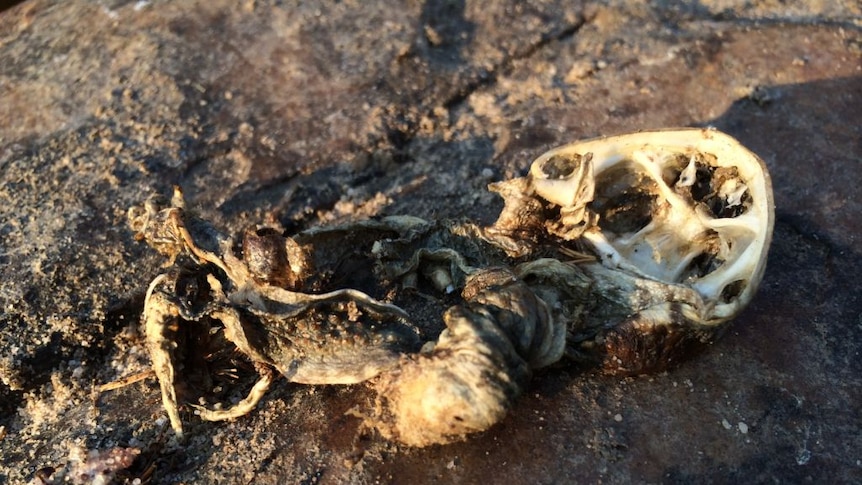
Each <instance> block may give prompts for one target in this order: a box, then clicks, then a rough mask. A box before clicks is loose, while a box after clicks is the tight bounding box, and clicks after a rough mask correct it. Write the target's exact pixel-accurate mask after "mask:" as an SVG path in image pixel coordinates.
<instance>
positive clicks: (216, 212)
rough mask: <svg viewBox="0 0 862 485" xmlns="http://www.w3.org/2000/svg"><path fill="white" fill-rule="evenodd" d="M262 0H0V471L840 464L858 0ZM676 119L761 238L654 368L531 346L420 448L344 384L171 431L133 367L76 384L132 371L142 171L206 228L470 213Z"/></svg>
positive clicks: (849, 386) (845, 441)
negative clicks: (712, 143)
mask: <svg viewBox="0 0 862 485" xmlns="http://www.w3.org/2000/svg"><path fill="white" fill-rule="evenodd" d="M641 3H643V4H644V5H640V4H641ZM293 4H294V2H266V1H254V0H247V1H245V2H233V1H218V0H217V1H211V2H161V1H138V2H134V1H125V0H100V1H96V0H94V1H83V0H69V1H64V2H54V1H43V0H30V1H26V2H23V3H20V4H18V5H17V6H14V7H12V8H11V9H9V10H6V11H3V12H0V282H2V283H0V284H2V287H0V457H2V459H0V482H4V483H5V482H9V483H25V482H28V481H33V482H34V483H40V480H41V481H50V480H58V479H61V478H62V477H63V476H65V477H67V478H68V479H81V478H80V477H81V474H82V473H85V472H86V471H87V468H88V467H92V466H93V465H94V464H95V463H96V461H98V459H99V458H110V457H118V458H120V459H119V460H118V461H116V462H115V463H114V464H113V465H110V464H108V465H106V466H107V468H110V469H120V470H118V474H117V476H116V477H115V478H116V479H117V480H118V481H123V480H132V479H134V478H136V477H143V478H145V479H149V480H151V483H176V482H185V483H340V482H358V483H378V482H382V483H389V482H394V483H416V482H441V483H450V482H460V483H492V482H497V481H502V480H505V481H507V482H510V483H561V482H582V483H583V482H602V483H607V482H612V483H614V482H630V481H638V482H641V481H643V482H668V483H674V482H683V483H709V482H718V483H726V482H770V483H771V482H808V481H810V482H814V483H827V482H835V481H838V482H854V481H855V482H859V481H862V433H860V428H862V410H860V407H862V406H860V403H862V356H860V351H862V300H860V295H862V279H860V277H859V272H860V271H862V253H860V250H859V249H858V247H859V242H860V241H859V238H860V229H862V204H860V195H859V187H860V186H862V5H860V3H859V2H858V1H856V0H832V1H828V0H822V1H817V0H812V1H807V2H806V1H795V2H792V1H791V2H784V1H763V2H748V1H743V0H702V1H682V0H663V1H657V2H626V1H623V0H607V1H604V2H599V1H586V0H584V1H580V2H578V1H575V2H572V1H562V0H561V1H558V2H555V1H541V0H537V1H530V2H514V1H512V2H493V3H492V2H463V1H458V0H452V1H442V0H440V1H432V0H428V1H426V2H424V3H423V2H405V3H401V2H382V1H376V2H375V1H369V2H355V1H343V2H303V3H301V4H299V5H293ZM634 5H640V6H634ZM704 125H712V126H716V127H717V128H719V129H721V130H724V131H726V132H728V133H730V134H731V135H733V136H735V137H737V138H739V139H740V140H741V141H742V142H743V143H744V144H746V145H747V146H749V147H750V148H751V149H752V150H753V151H755V152H756V153H758V154H759V155H760V156H761V157H762V158H763V159H764V160H765V161H766V164H767V165H768V166H769V169H770V171H771V173H772V178H773V184H774V188H775V195H776V207H777V209H776V215H777V217H776V224H775V238H774V243H773V247H772V251H771V253H770V257H769V267H768V270H767V273H766V276H765V280H764V284H763V286H762V288H761V291H760V293H759V294H758V296H757V298H756V300H755V301H754V303H753V304H752V305H751V307H750V308H749V309H748V310H747V311H746V312H745V313H744V314H743V315H742V316H741V317H740V318H738V319H737V320H736V322H735V323H734V324H733V325H732V326H730V327H729V330H728V332H727V334H726V335H725V337H724V338H723V339H722V340H720V341H719V342H718V343H717V344H716V345H714V346H713V347H712V348H710V349H709V350H708V352H707V353H706V354H704V355H702V356H700V357H699V358H697V359H695V360H692V361H690V362H687V363H685V364H684V365H682V366H681V367H679V368H677V369H674V370H672V371H670V372H667V373H663V374H659V375H653V376H647V377H641V378H632V379H612V378H607V377H603V376H600V375H595V374H592V373H588V372H584V371H582V370H579V369H574V368H566V367H563V368H557V369H550V370H548V371H546V372H543V373H541V374H539V375H537V376H536V377H535V379H534V381H533V385H532V387H531V389H530V390H529V392H528V393H527V394H526V395H525V396H523V397H522V398H521V399H520V401H519V403H518V405H517V406H516V407H515V409H514V410H513V411H512V412H511V413H510V415H509V416H508V417H507V418H506V420H505V421H504V422H502V423H501V424H499V425H498V426H496V427H494V428H493V429H491V430H490V431H488V432H486V433H483V434H481V435H478V436H474V437H472V438H471V439H469V440H468V441H466V442H464V443H460V444H454V445H449V446H441V447H431V448H427V449H421V450H414V449H405V448H403V447H399V446H396V445H393V444H390V443H387V442H385V441H384V440H382V439H381V438H380V437H379V436H377V435H375V434H374V433H370V432H368V431H367V430H363V429H361V428H360V426H359V423H360V420H359V419H357V418H355V417H352V416H350V415H346V414H345V412H346V411H348V410H350V409H351V408H352V407H353V406H355V405H356V404H362V403H368V401H369V400H370V399H371V398H372V395H371V393H370V392H369V391H368V390H366V389H365V388H364V387H363V386H344V387H335V386H333V387H323V386H321V387H313V386H300V385H295V384H290V383H287V382H285V381H284V380H280V381H278V382H277V385H276V386H275V390H274V391H273V392H271V393H270V394H269V396H268V398H267V399H266V400H265V401H264V402H263V403H262V405H261V406H260V409H259V410H257V411H256V412H254V413H253V414H251V415H249V416H247V417H244V418H242V419H239V420H237V421H235V422H229V423H202V422H200V421H199V420H197V419H195V417H194V416H191V415H190V414H186V415H184V416H185V418H186V420H187V422H188V423H189V434H190V435H191V439H190V440H189V442H188V443H186V444H185V445H183V446H179V445H177V444H176V442H175V441H174V440H172V434H171V433H170V432H169V430H168V427H166V425H165V418H164V416H163V410H162V408H161V402H160V397H159V391H158V386H157V384H156V383H155V382H154V380H152V379H150V380H146V381H143V382H139V383H136V384H132V385H129V386H126V387H124V388H122V389H119V390H116V391H111V392H107V393H103V394H102V395H100V396H97V395H96V394H95V393H94V392H93V390H94V389H95V387H96V386H98V385H99V384H102V383H105V382H110V381H113V380H115V379H118V378H121V377H124V376H127V375H130V374H133V373H136V372H140V371H143V370H145V369H147V365H148V362H149V361H148V358H147V356H146V355H145V353H144V351H143V348H142V341H141V336H140V333H139V328H138V318H139V315H140V312H141V308H142V300H143V292H144V290H145V287H146V284H147V282H148V281H149V279H151V278H152V277H153V276H155V275H156V274H158V272H159V268H160V265H161V264H162V261H161V260H160V259H159V257H158V256H157V255H156V254H154V252H153V251H151V250H149V249H148V248H146V247H145V246H144V245H142V244H140V243H137V242H135V241H134V240H133V238H132V235H131V232H130V231H129V230H128V229H127V228H126V226H125V212H126V210H127V208H128V207H129V206H130V205H132V204H135V203H138V202H140V201H142V200H144V199H145V198H146V197H148V196H149V195H151V194H154V193H167V192H168V191H169V190H170V187H171V185H173V184H179V185H181V186H182V187H184V189H185V190H186V194H187V198H188V200H189V201H190V203H192V204H193V205H194V206H195V207H196V208H198V209H199V211H200V212H201V213H202V215H204V216H205V217H207V218H211V219H212V220H214V221H216V222H217V223H218V224H219V225H220V226H221V227H224V228H226V229H229V230H231V231H238V230H241V229H243V228H245V227H247V226H248V225H250V224H253V223H256V222H259V221H262V220H264V219H265V218H266V217H275V218H276V219H278V220H279V221H281V222H282V223H283V224H285V225H286V226H287V227H289V228H293V229H297V230H298V229H302V228H306V227H310V226H313V225H317V224H322V223H331V222H337V221H345V220H352V219H357V218H361V217H368V216H373V215H388V214H413V215H417V216H421V217H427V218H434V217H462V216H467V217H470V218H473V219H478V220H480V221H484V222H490V221H492V220H493V218H494V216H495V215H496V213H497V211H499V209H500V207H501V203H500V201H499V200H498V199H497V198H496V197H494V196H493V195H491V194H489V193H488V192H487V191H486V189H485V186H486V185H487V184H488V183H489V182H492V181H495V180H501V179H504V178H510V177H513V176H516V175H518V174H521V173H523V172H524V170H525V168H526V167H528V166H529V163H530V162H531V160H532V159H533V158H534V157H535V156H537V155H538V154H540V153H542V152H543V151H544V150H546V149H548V148H550V147H552V146H555V145H559V144H562V143H566V142H569V141H573V140H576V139H581V138H586V137H592V136H597V135H609V134H617V133H622V132H628V131H636V130H642V129H650V128H659V127H668V126H704ZM129 450H132V451H129ZM136 452H137V453H139V454H138V455H137V457H136V459H134V461H133V462H132V461H131V460H132V458H130V456H131V455H133V454H134V453H136ZM123 458H126V459H127V460H126V463H123ZM126 465H128V466H127V467H126ZM123 468H125V469H123Z"/></svg>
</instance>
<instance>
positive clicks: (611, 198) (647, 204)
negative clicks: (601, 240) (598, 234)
mask: <svg viewBox="0 0 862 485" xmlns="http://www.w3.org/2000/svg"><path fill="white" fill-rule="evenodd" d="M657 192H658V188H657V185H656V183H655V182H654V181H653V180H652V179H650V178H649V177H646V176H645V175H644V174H643V173H642V172H638V171H636V170H632V167H616V168H613V169H611V170H608V171H606V172H604V173H602V174H600V175H599V176H598V177H596V196H595V199H594V200H593V202H592V203H591V204H590V208H591V209H592V210H593V211H594V212H595V213H596V214H598V215H599V227H600V228H601V229H602V231H609V232H612V233H614V234H617V235H624V234H634V233H636V232H638V231H640V230H641V229H643V228H645V227H646V226H648V225H649V223H650V222H652V220H653V215H654V214H656V212H657V211H660V210H661V208H660V207H659V205H658V196H657V195H656V194H657Z"/></svg>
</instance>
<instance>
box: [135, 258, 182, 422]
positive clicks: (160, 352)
mask: <svg viewBox="0 0 862 485" xmlns="http://www.w3.org/2000/svg"><path fill="white" fill-rule="evenodd" d="M167 281H168V275H165V274H162V275H159V276H157V277H156V278H155V279H154V280H153V282H152V283H150V287H149V288H148V289H147V297H146V299H145V300H144V328H145V332H146V334H147V348H148V350H149V352H150V358H151V359H152V361H153V370H154V371H155V373H156V376H157V377H158V378H159V387H160V388H161V391H162V404H163V405H164V407H165V411H167V413H168V418H169V419H170V421H171V427H172V428H173V429H174V432H175V433H176V434H177V437H178V438H182V436H183V423H182V421H181V420H180V413H179V404H178V402H177V391H176V388H175V387H174V366H173V363H172V362H171V356H172V354H173V350H174V349H175V348H176V342H175V341H174V339H173V338H172V337H173V335H172V334H173V333H174V332H175V328H176V324H177V322H178V317H179V311H178V309H177V307H176V306H175V305H174V304H173V303H172V302H171V301H170V300H169V299H168V298H167V296H166V295H165V294H164V293H162V291H161V290H160V288H159V286H160V285H163V284H167Z"/></svg>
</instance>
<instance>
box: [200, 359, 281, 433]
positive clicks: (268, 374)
mask: <svg viewBox="0 0 862 485" xmlns="http://www.w3.org/2000/svg"><path fill="white" fill-rule="evenodd" d="M256 367H257V372H258V373H259V374H260V379H259V380H258V381H257V382H256V383H255V384H254V386H253V387H252V388H251V390H250V391H249V392H248V396H246V397H245V399H243V400H242V401H240V402H238V403H236V404H235V405H233V406H231V407H229V408H227V409H219V410H212V409H207V408H205V407H203V406H193V407H194V408H195V414H197V415H198V416H200V417H201V419H203V420H204V421H224V420H228V419H234V418H239V417H240V416H245V415H246V414H248V413H250V412H251V411H252V410H254V408H255V407H256V406H257V403H259V402H260V400H261V399H262V398H263V396H264V395H265V394H266V391H268V390H269V386H271V385H272V382H273V381H274V380H275V372H274V371H273V370H272V369H271V368H270V367H269V366H267V365H264V364H258V365H257V366H256Z"/></svg>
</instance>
